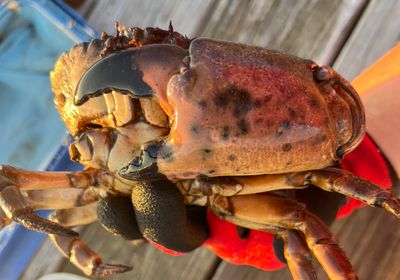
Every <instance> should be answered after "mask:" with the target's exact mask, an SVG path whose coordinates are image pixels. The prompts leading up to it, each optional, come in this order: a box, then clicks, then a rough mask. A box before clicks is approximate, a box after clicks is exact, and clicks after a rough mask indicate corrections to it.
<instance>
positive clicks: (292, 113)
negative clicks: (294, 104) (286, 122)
mask: <svg viewBox="0 0 400 280" xmlns="http://www.w3.org/2000/svg"><path fill="white" fill-rule="evenodd" d="M288 115H289V118H290V119H291V120H294V119H296V118H297V112H296V110H294V109H293V108H289V109H288Z"/></svg>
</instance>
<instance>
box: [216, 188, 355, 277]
mask: <svg viewBox="0 0 400 280" xmlns="http://www.w3.org/2000/svg"><path fill="white" fill-rule="evenodd" d="M221 201H222V203H221ZM212 202H213V204H211V205H209V207H210V208H211V209H212V210H213V211H214V212H215V213H216V214H217V215H219V216H220V217H222V218H223V219H225V220H227V221H229V222H232V223H233V224H236V225H239V226H243V227H247V228H253V229H257V230H266V231H268V230H270V228H271V226H275V227H281V228H285V229H290V230H298V231H299V232H301V233H302V234H304V236H305V240H306V242H307V245H308V247H309V248H310V250H311V251H312V252H313V254H314V256H315V257H316V258H317V259H318V261H319V263H320V264H321V265H322V267H323V268H324V270H325V272H326V273H327V274H328V276H329V279H332V280H333V279H335V280H339V279H347V280H349V279H358V277H357V275H356V274H355V272H354V271H353V268H352V267H351V264H350V262H349V261H348V259H347V257H346V255H345V253H344V252H343V250H342V249H341V248H340V247H339V245H338V243H337V242H336V240H335V238H334V237H333V236H332V234H331V232H330V231H329V228H328V227H327V226H326V225H325V224H324V223H323V222H322V221H321V220H320V219H319V218H318V217H317V216H315V215H313V214H311V213H310V212H308V211H307V210H306V208H305V206H304V205H302V204H300V203H297V202H295V201H292V200H289V199H287V198H284V197H278V196H273V195H270V194H257V195H241V196H233V197H228V198H226V197H220V199H214V200H212ZM223 208H225V209H226V211H224V212H222V211H221V209H223ZM306 269H307V268H305V270H306Z"/></svg>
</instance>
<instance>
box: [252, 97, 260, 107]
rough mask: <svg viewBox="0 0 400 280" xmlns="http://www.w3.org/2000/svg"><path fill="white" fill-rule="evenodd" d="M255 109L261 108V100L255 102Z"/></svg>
mask: <svg viewBox="0 0 400 280" xmlns="http://www.w3.org/2000/svg"><path fill="white" fill-rule="evenodd" d="M254 107H255V108H260V107H261V100H260V99H256V100H255V101H254Z"/></svg>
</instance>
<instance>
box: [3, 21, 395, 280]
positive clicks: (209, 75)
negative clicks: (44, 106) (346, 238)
mask: <svg viewBox="0 0 400 280" xmlns="http://www.w3.org/2000/svg"><path fill="white" fill-rule="evenodd" d="M51 83H52V89H53V91H54V93H55V104H56V107H57V109H58V111H59V113H60V115H61V118H62V119H63V120H64V122H65V124H66V126H67V128H68V130H69V132H70V133H71V134H72V135H73V136H74V142H73V143H72V144H71V145H70V148H69V152H70V155H71V158H72V159H73V160H75V161H77V162H79V163H81V164H83V165H84V166H85V169H84V170H82V171H76V172H37V171H27V170H23V169H18V168H15V167H11V166H6V165H3V166H1V168H0V190H1V191H0V206H1V208H0V210H1V212H0V216H1V225H2V226H6V225H7V224H9V223H11V222H12V221H15V222H17V223H20V224H21V225H23V226H25V227H26V228H28V229H31V230H36V231H39V232H43V233H46V234H49V236H50V238H51V239H52V241H53V242H54V243H55V244H56V246H57V247H58V249H59V250H60V251H61V252H62V253H63V254H64V255H65V256H66V257H68V258H69V259H70V261H71V262H72V263H74V264H75V265H76V266H77V267H78V268H80V269H81V270H82V271H83V272H84V273H86V274H87V275H100V276H106V275H111V274H115V273H121V272H124V271H127V270H129V269H130V267H128V266H124V265H118V264H105V263H103V261H102V259H101V258H100V257H99V256H98V255H97V254H96V253H95V252H94V251H92V250H91V249H90V248H89V247H88V246H87V245H86V244H85V243H84V242H83V241H82V240H81V239H79V237H78V234H77V233H76V232H75V231H73V230H71V229H70V228H71V227H74V226H77V225H83V224H88V223H91V222H93V221H95V220H97V219H99V220H100V221H101V223H102V224H103V226H104V227H105V228H106V229H108V230H110V231H111V232H113V233H115V234H117V235H120V236H122V237H124V238H126V239H137V238H143V237H144V238H145V239H147V240H149V241H150V242H152V243H155V244H157V245H158V246H161V247H164V248H166V249H169V250H173V251H178V252H189V251H191V250H193V249H195V248H197V247H199V246H201V244H202V243H203V242H204V241H205V240H206V239H207V236H208V229H207V222H206V218H205V215H206V211H205V210H206V209H208V211H211V212H213V213H214V214H215V215H217V216H218V217H219V218H220V219H223V220H226V221H228V222H230V223H233V224H235V225H238V226H241V227H244V228H248V229H255V230H259V231H265V232H270V233H273V234H276V235H278V236H280V237H281V238H282V239H283V242H284V249H283V251H284V255H285V258H286V260H287V263H288V266H289V269H290V271H291V273H292V275H293V278H294V279H316V274H315V272H314V269H313V265H312V263H311V262H312V255H314V256H315V257H316V258H317V260H318V261H319V262H320V264H321V265H322V266H323V268H324V270H325V271H326V273H327V274H328V276H329V278H330V279H357V275H356V273H355V272H354V271H353V269H352V267H351V264H350V262H349V261H348V259H347V258H346V256H345V253H344V252H343V250H342V249H341V248H340V246H339V245H338V243H337V241H336V240H335V238H334V237H333V236H332V234H331V232H330V230H329V228H328V226H327V225H325V223H324V222H323V221H322V220H321V218H319V217H318V216H317V215H316V214H314V213H312V212H310V211H309V210H308V209H307V207H306V206H305V205H304V204H303V203H301V202H299V201H297V200H295V199H292V198H291V197H288V196H287V195H285V194H286V193H285V190H295V191H297V190H299V191H302V190H303V189H307V188H308V187H309V186H316V187H318V188H321V189H323V190H325V191H328V192H337V193H340V194H343V195H345V196H348V197H352V198H355V199H357V200H360V201H362V202H365V203H366V204H368V205H370V206H373V207H381V208H384V209H385V210H386V211H388V212H390V213H392V214H394V215H395V216H397V217H398V218H400V203H399V200H397V199H396V198H395V197H394V196H393V195H392V193H391V192H390V191H388V190H383V189H381V188H380V187H379V186H377V185H375V184H373V183H371V182H369V181H367V180H364V179H362V178H359V177H357V176H355V175H353V174H351V173H349V172H346V171H344V170H341V169H339V168H336V167H335V166H336V165H337V164H338V163H339V162H340V161H341V160H342V159H343V157H344V156H345V154H346V153H348V152H350V151H352V150H353V149H354V148H355V147H357V145H358V144H359V143H360V141H361V140H362V139H363V137H364V133H365V118H364V111H363V107H362V104H361V101H360V99H359V97H358V95H357V93H356V92H355V90H354V89H353V88H352V86H351V85H350V83H349V82H348V81H346V80H345V79H344V78H343V77H341V76H340V75H339V74H338V73H336V72H335V71H334V70H333V69H331V68H329V67H326V66H319V65H317V64H316V63H314V62H313V61H310V60H304V59H301V58H297V57H293V56H290V55H286V54H283V53H280V52H277V51H271V50H266V49H262V48H258V47H252V46H246V45H241V44H236V43H230V42H222V41H216V40H212V39H205V38H197V39H194V40H190V39H188V38H186V37H184V36H182V35H180V34H179V33H177V32H174V30H173V28H172V26H170V28H169V29H168V30H161V29H158V28H147V29H145V30H142V29H140V28H130V29H125V28H122V27H119V26H117V34H116V36H110V35H108V34H105V33H103V34H102V36H101V38H100V39H94V40H93V41H91V42H88V43H81V44H78V45H76V46H75V47H73V48H72V49H71V50H70V51H69V52H67V53H64V54H63V55H62V56H61V57H60V58H59V59H58V61H57V62H56V64H55V67H54V70H53V72H52V73H51ZM37 209H51V210H55V211H54V212H53V213H52V214H51V215H50V217H49V220H48V219H44V218H41V217H39V216H38V215H37V214H36V213H35V212H34V210H37Z"/></svg>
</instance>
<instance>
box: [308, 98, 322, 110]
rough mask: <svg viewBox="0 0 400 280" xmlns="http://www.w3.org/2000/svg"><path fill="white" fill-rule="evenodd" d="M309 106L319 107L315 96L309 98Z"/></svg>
mask: <svg viewBox="0 0 400 280" xmlns="http://www.w3.org/2000/svg"><path fill="white" fill-rule="evenodd" d="M310 106H311V107H312V108H319V107H320V104H319V101H318V100H317V98H315V97H313V98H311V100H310Z"/></svg>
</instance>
